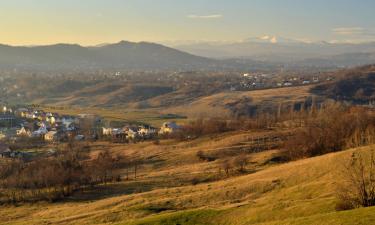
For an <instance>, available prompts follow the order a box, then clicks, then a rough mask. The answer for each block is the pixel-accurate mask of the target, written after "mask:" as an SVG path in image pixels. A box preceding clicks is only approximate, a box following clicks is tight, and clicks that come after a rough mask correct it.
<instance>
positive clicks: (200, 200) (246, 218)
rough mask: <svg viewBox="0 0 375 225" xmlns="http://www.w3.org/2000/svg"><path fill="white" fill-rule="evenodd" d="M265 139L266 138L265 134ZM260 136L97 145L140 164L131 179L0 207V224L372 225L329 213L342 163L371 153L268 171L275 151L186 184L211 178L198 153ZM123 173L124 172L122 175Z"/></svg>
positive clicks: (368, 213)
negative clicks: (238, 169)
mask: <svg viewBox="0 0 375 225" xmlns="http://www.w3.org/2000/svg"><path fill="white" fill-rule="evenodd" d="M271 132H272V131H271ZM262 135H265V134H264V133H254V132H249V133H243V132H234V133H228V134H222V135H218V136H211V137H204V138H200V139H196V140H193V141H186V142H175V141H162V142H161V143H160V145H154V144H152V143H139V144H134V145H126V146H124V145H117V144H111V145H108V144H106V143H96V144H95V145H94V146H92V149H93V154H95V152H96V150H100V149H103V148H109V149H111V151H113V152H116V153H120V154H124V155H126V156H128V157H137V158H142V159H144V161H145V162H147V163H145V164H144V165H143V166H142V168H141V169H140V174H139V177H138V178H137V180H134V179H131V180H130V181H126V182H123V183H119V184H109V185H108V187H107V188H105V189H104V188H103V189H102V188H101V187H98V188H97V190H93V191H91V192H87V193H78V194H77V195H76V196H74V197H72V198H71V199H70V200H67V201H65V202H59V203H37V204H21V205H17V206H6V207H1V208H0V218H2V219H1V221H0V224H44V223H46V224H51V223H52V224H371V222H372V221H375V213H374V212H375V209H374V208H367V209H356V210H352V211H345V212H337V211H335V201H336V199H335V189H336V187H337V185H338V184H339V183H340V181H341V179H342V178H341V175H340V171H341V169H342V165H343V162H344V161H345V160H346V159H349V157H350V156H351V154H352V153H353V152H355V151H360V152H363V153H365V154H368V153H369V152H370V150H371V149H374V147H375V146H370V147H364V148H358V149H352V150H348V151H345V152H340V153H334V154H329V155H324V156H320V157H316V158H310V159H304V160H300V161H296V162H291V163H287V164H270V163H268V162H269V159H271V158H272V157H273V156H274V155H275V154H277V150H272V151H266V152H261V153H254V154H252V155H251V156H250V161H251V163H250V164H249V166H248V168H247V169H248V172H247V173H245V174H242V175H241V174H237V175H235V176H231V177H229V178H225V177H223V176H221V177H220V179H217V180H215V179H213V180H211V181H207V182H203V183H198V184H196V185H192V183H191V180H192V179H194V178H197V177H198V178H204V177H206V178H207V177H210V176H212V175H213V174H216V175H217V174H218V171H217V165H216V164H217V162H202V161H200V160H199V159H198V158H197V157H196V153H197V151H199V150H205V151H213V150H215V149H219V148H225V147H233V146H235V145H238V144H239V143H243V142H246V141H247V140H248V139H249V138H250V137H256V136H262ZM124 172H125V171H124Z"/></svg>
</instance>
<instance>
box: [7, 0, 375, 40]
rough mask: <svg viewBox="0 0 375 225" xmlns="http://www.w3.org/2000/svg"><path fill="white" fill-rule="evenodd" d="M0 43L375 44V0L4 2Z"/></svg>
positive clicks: (17, 0) (71, 0)
mask: <svg viewBox="0 0 375 225" xmlns="http://www.w3.org/2000/svg"><path fill="white" fill-rule="evenodd" d="M0 2H1V3H0V4H1V5H0V43H7V44H13V45H24V44H51V43H62V42H64V43H79V44H84V45H92V44H98V43H104V42H117V41H119V40H130V41H155V42H162V41H166V40H220V41H235V40H242V39H246V38H248V37H260V36H264V35H270V36H281V37H287V38H295V39H303V40H311V41H318V40H325V41H332V40H339V41H370V40H375V13H374V12H375V1H374V0H356V1H355V0H314V1H312V0H0Z"/></svg>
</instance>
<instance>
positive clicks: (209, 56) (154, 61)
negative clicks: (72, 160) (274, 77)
mask: <svg viewBox="0 0 375 225" xmlns="http://www.w3.org/2000/svg"><path fill="white" fill-rule="evenodd" d="M372 63H375V42H374V43H363V44H335V43H327V42H319V43H308V42H303V41H298V40H293V39H288V38H278V37H271V36H264V37H262V38H249V39H246V40H244V41H241V42H235V43H227V42H226V43H219V42H215V43H210V42H204V43H197V42H194V43H190V44H185V45H178V46H173V47H172V46H171V47H167V46H165V45H161V44H156V43H149V42H139V43H135V42H128V41H121V42H119V43H115V44H102V45H98V46H91V47H84V46H80V45H74V44H56V45H48V46H31V47H25V46H17V47H16V46H9V45H0V70H2V71H4V70H12V71H13V70H15V69H17V70H26V71H97V70H142V71H144V70H152V71H160V70H210V71H212V70H226V69H229V70H233V69H234V70H259V69H261V70H265V69H275V68H279V67H280V66H283V67H293V68H294V67H324V68H337V67H352V66H358V65H364V64H372Z"/></svg>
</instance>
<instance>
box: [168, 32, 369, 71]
mask: <svg viewBox="0 0 375 225" xmlns="http://www.w3.org/2000/svg"><path fill="white" fill-rule="evenodd" d="M171 46H172V45H171ZM172 47H174V48H176V49H179V50H181V51H185V52H188V53H191V54H195V55H199V56H204V57H209V58H221V59H226V58H239V57H241V58H251V59H252V60H258V61H265V62H278V63H291V62H292V63H296V62H300V61H306V60H313V61H317V59H322V60H325V61H329V63H330V62H331V61H332V64H336V62H335V60H336V58H341V59H342V58H348V57H349V58H350V59H353V60H355V55H356V54H371V55H372V56H371V57H373V56H374V55H375V54H374V53H375V42H369V43H334V42H324V41H321V42H308V41H303V40H295V39H290V38H283V37H275V36H263V37H254V38H248V39H245V40H242V41H238V42H200V43H199V42H195V43H187V44H180V45H174V46H172ZM350 59H349V61H350ZM338 60H340V59H338ZM341 61H342V60H341ZM370 62H375V61H374V60H373V59H372V60H371V61H370ZM367 63H368V62H364V64H367ZM347 64H348V63H346V62H345V63H344V65H343V66H346V65H347ZM349 64H350V63H349ZM354 65H357V63H354ZM354 65H353V66H354ZM350 66H352V65H350Z"/></svg>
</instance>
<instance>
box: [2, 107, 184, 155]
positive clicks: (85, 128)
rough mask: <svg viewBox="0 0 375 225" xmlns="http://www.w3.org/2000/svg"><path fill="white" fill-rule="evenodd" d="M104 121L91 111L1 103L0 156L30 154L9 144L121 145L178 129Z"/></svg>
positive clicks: (171, 123) (165, 124)
mask: <svg viewBox="0 0 375 225" xmlns="http://www.w3.org/2000/svg"><path fill="white" fill-rule="evenodd" d="M105 124H108V123H107V122H106V121H105V120H104V119H103V118H102V117H100V116H98V115H95V114H78V115H60V114H58V113H53V112H45V111H43V110H39V109H34V108H31V107H22V108H17V109H15V110H13V109H12V108H10V107H7V106H4V107H3V108H2V112H1V114H0V158H28V157H30V154H29V153H27V152H23V151H20V150H19V149H17V150H15V149H12V148H10V147H9V146H10V145H12V144H14V145H16V144H19V143H30V144H29V145H30V146H33V144H35V143H38V144H39V146H43V145H44V146H45V145H51V144H54V145H57V144H60V143H64V142H69V141H77V142H81V141H98V140H104V141H112V142H115V143H124V144H125V143H130V142H132V143H135V142H139V141H144V140H152V139H156V138H160V137H166V136H168V135H171V134H173V133H175V132H176V131H178V130H180V129H181V126H179V125H177V124H176V123H175V122H164V123H163V125H162V126H161V127H160V128H155V127H152V126H151V125H147V124H141V125H139V124H131V123H129V124H126V125H124V126H120V127H111V126H105ZM24 146H25V145H24ZM27 147H28V146H27V144H26V148H27ZM51 151H52V150H51Z"/></svg>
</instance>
